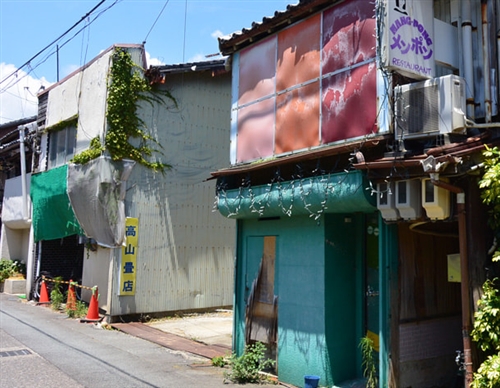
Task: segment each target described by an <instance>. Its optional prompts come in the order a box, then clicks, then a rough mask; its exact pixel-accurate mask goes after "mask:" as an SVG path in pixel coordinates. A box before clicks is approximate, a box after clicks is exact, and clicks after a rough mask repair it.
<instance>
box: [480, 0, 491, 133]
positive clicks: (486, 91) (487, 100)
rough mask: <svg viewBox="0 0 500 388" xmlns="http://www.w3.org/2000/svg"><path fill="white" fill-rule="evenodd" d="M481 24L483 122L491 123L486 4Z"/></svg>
mask: <svg viewBox="0 0 500 388" xmlns="http://www.w3.org/2000/svg"><path fill="white" fill-rule="evenodd" d="M481 24H482V28H483V39H482V44H483V76H484V110H485V115H486V117H485V120H486V122H487V123H491V111H492V108H491V80H490V71H491V69H490V34H489V31H488V3H486V2H481Z"/></svg>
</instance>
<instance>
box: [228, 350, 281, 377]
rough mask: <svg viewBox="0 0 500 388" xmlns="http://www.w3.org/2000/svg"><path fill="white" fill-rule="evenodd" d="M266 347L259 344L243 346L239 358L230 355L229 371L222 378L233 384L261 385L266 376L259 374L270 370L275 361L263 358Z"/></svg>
mask: <svg viewBox="0 0 500 388" xmlns="http://www.w3.org/2000/svg"><path fill="white" fill-rule="evenodd" d="M265 352H266V346H265V345H264V344H263V343H261V342H256V343H254V344H249V345H247V346H245V351H244V352H243V354H242V355H241V356H239V357H238V356H237V355H236V354H232V355H231V356H230V357H229V359H228V366H229V368H230V370H229V371H227V372H225V373H224V377H225V378H226V379H227V380H230V381H232V382H234V383H238V384H245V383H261V382H263V381H265V380H267V376H266V375H264V374H261V373H260V372H262V371H264V370H266V369H268V368H272V367H274V365H275V361H273V360H270V359H266V358H265Z"/></svg>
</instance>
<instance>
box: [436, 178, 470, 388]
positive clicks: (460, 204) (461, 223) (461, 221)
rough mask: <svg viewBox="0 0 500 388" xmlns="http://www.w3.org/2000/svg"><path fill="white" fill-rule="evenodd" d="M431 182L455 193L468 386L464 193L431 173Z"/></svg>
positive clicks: (467, 307) (467, 261)
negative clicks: (435, 177)
mask: <svg viewBox="0 0 500 388" xmlns="http://www.w3.org/2000/svg"><path fill="white" fill-rule="evenodd" d="M431 182H432V183H433V184H434V185H435V186H439V187H442V188H444V189H446V190H448V191H451V192H453V193H455V194H456V195H457V210H458V236H459V245H460V271H461V276H462V280H461V283H460V289H461V294H462V339H463V346H464V367H465V376H464V384H465V387H466V388H469V387H470V385H471V384H472V377H473V373H474V371H473V365H472V351H471V339H470V332H471V309H470V290H469V260H468V256H467V230H466V228H467V225H466V219H465V194H464V191H463V189H461V188H460V187H457V186H453V185H451V184H449V183H446V182H442V181H440V180H439V179H434V178H433V177H432V174H431Z"/></svg>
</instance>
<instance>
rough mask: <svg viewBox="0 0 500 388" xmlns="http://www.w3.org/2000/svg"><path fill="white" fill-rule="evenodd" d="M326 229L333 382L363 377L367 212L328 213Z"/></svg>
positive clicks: (327, 323) (328, 335)
mask: <svg viewBox="0 0 500 388" xmlns="http://www.w3.org/2000/svg"><path fill="white" fill-rule="evenodd" d="M325 229H326V232H325V235H326V244H325V252H326V253H325V335H326V343H327V352H328V358H329V364H330V367H331V372H330V375H331V380H328V385H331V384H338V383H341V382H343V381H346V380H351V379H354V378H356V377H360V376H361V367H360V366H361V356H360V352H359V346H358V344H359V339H360V338H361V336H362V335H363V333H364V307H363V303H364V295H363V290H364V289H365V287H364V281H363V255H364V246H365V244H364V242H365V240H364V214H357V215H340V214H328V215H327V216H326V220H325Z"/></svg>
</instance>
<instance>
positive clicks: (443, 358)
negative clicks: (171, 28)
mask: <svg viewBox="0 0 500 388" xmlns="http://www.w3.org/2000/svg"><path fill="white" fill-rule="evenodd" d="M497 7H498V4H496V3H495V2H479V1H464V2H455V1H446V0H443V1H441V0H437V1H397V0H394V1H393V0H389V1H376V2H368V1H361V0H347V1H334V2H331V1H323V0H315V1H306V0H301V1H299V2H298V3H297V4H296V5H290V6H288V7H287V9H286V10H284V11H277V12H276V13H275V14H274V16H272V17H269V18H264V19H263V20H262V22H260V23H259V22H255V23H253V24H252V26H251V28H248V29H243V30H242V32H238V33H234V34H232V35H229V36H226V37H223V38H220V40H219V46H220V49H221V52H222V53H223V54H224V55H227V56H228V63H230V64H231V66H232V79H233V83H232V117H231V154H230V155H231V164H230V166H228V167H227V168H225V169H221V170H218V171H215V172H214V173H213V174H212V175H213V176H214V178H216V179H217V203H218V209H219V212H220V213H221V214H222V215H224V216H226V217H228V218H232V219H236V220H237V251H236V252H237V260H236V283H235V326H234V336H235V350H236V351H237V352H238V353H240V354H241V352H243V349H244V347H245V345H247V344H250V343H252V342H255V341H260V342H264V343H265V344H267V348H268V354H269V356H270V357H272V358H274V359H275V360H276V371H277V373H278V377H279V379H280V380H282V381H284V382H289V383H292V384H295V385H299V386H300V385H301V384H302V383H303V377H304V375H311V374H312V375H319V376H321V380H320V384H322V385H328V386H332V385H333V386H339V387H348V386H352V385H353V384H356V382H357V381H360V380H362V377H363V371H362V362H363V359H362V356H361V352H360V349H359V344H360V340H361V339H362V338H363V337H368V338H370V339H372V341H373V344H374V350H375V352H376V356H377V360H378V363H377V364H378V372H377V373H378V379H379V383H380V386H381V387H389V386H391V387H410V386H411V387H413V388H415V387H429V386H450V384H452V382H453V381H455V379H456V373H457V369H458V367H457V365H456V364H455V357H456V351H457V350H459V351H461V352H464V353H465V363H466V366H467V368H469V369H467V373H466V376H467V378H468V379H470V377H471V369H472V365H473V364H475V365H476V367H477V361H478V360H477V358H475V356H474V357H473V355H472V353H473V352H474V345H473V344H471V341H470V337H469V334H470V330H471V322H472V313H473V311H474V308H475V306H476V303H475V302H476V301H477V298H478V296H479V293H480V291H479V290H480V287H481V284H482V283H483V281H484V280H485V278H486V276H487V273H486V271H485V267H488V268H490V269H492V268H494V266H491V265H487V264H488V263H489V264H491V257H490V255H489V254H488V250H489V248H490V246H491V244H492V242H493V238H492V233H491V231H490V230H489V229H488V227H487V226H486V218H487V213H486V210H485V209H484V206H482V203H481V199H480V193H479V188H478V181H479V179H480V174H479V171H480V167H481V158H482V151H483V150H484V149H485V146H491V147H493V146H495V145H497V144H498V138H497V134H496V130H495V127H497V126H498V125H497V124H496V123H495V120H496V118H497V115H498V107H497V105H496V104H497V101H498V95H497V94H498V92H497V90H498V88H497V83H498V80H497V79H496V78H495V77H492V75H494V74H496V72H497V69H498V66H499V63H498V56H497V50H496V43H494V42H496V36H495V31H496V30H497V29H496V27H495V26H496V25H497V22H498V21H497V15H498V12H497V11H498V10H497ZM473 53H475V54H473ZM465 198H466V200H465Z"/></svg>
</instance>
